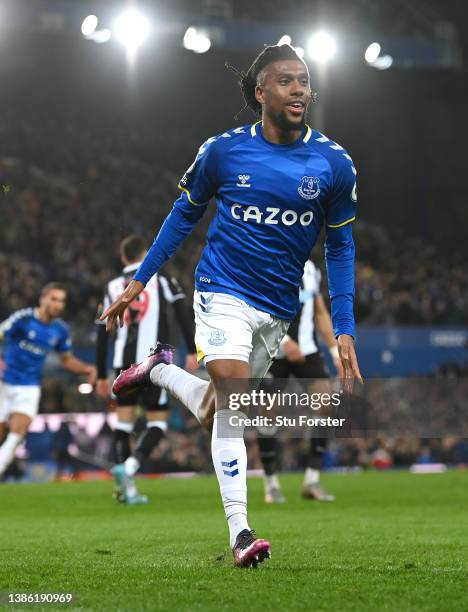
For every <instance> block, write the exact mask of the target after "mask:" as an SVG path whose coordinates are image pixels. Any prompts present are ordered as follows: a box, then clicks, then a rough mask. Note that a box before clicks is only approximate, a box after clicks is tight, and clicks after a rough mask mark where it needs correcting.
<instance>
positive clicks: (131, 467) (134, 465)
mask: <svg viewBox="0 0 468 612" xmlns="http://www.w3.org/2000/svg"><path fill="white" fill-rule="evenodd" d="M139 468H140V462H139V461H138V459H137V458H136V457H129V458H128V459H127V460H126V461H125V463H124V469H125V474H126V475H127V476H130V478H131V477H132V476H134V475H135V474H136V473H137V471H138V469H139Z"/></svg>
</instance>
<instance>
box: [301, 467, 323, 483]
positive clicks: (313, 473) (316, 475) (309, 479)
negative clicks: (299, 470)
mask: <svg viewBox="0 0 468 612" xmlns="http://www.w3.org/2000/svg"><path fill="white" fill-rule="evenodd" d="M319 482H320V470H314V469H313V468H310V467H308V468H306V471H305V474H304V484H305V485H306V486H313V485H317V484H318V483H319Z"/></svg>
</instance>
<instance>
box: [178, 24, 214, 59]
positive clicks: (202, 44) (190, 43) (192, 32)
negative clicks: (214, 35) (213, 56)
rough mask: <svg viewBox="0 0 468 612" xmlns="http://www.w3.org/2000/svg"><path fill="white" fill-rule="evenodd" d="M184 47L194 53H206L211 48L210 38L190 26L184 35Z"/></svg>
mask: <svg viewBox="0 0 468 612" xmlns="http://www.w3.org/2000/svg"><path fill="white" fill-rule="evenodd" d="M183 43H184V47H185V48H186V49H188V50H189V51H193V52H194V53H206V52H207V51H208V50H209V49H210V47H211V40H210V37H209V36H208V34H207V33H206V32H202V31H201V30H198V29H197V28H195V27H193V26H190V27H189V28H187V31H186V32H185V34H184V40H183Z"/></svg>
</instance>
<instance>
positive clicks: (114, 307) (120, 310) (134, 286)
mask: <svg viewBox="0 0 468 612" xmlns="http://www.w3.org/2000/svg"><path fill="white" fill-rule="evenodd" d="M144 288H145V286H144V285H143V283H140V281H136V280H132V281H130V283H129V284H128V286H127V288H126V289H125V291H124V292H123V293H122V294H121V295H120V296H119V297H118V298H117V299H116V300H115V302H113V303H112V304H111V305H110V306H109V308H107V309H106V310H105V311H104V312H103V313H102V315H101V316H100V317H99V320H100V321H104V320H105V319H107V321H106V330H107V331H111V330H112V329H113V328H114V325H115V323H116V321H118V325H119V327H123V315H124V312H125V310H126V308H127V306H128V305H129V304H130V303H131V302H133V300H134V299H135V298H136V297H137V296H138V295H140V293H141V292H142V291H143V289H144Z"/></svg>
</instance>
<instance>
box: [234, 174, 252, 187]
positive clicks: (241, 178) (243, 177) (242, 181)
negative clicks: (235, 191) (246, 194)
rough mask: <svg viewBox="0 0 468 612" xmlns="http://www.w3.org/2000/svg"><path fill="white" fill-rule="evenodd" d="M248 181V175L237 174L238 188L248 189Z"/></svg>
mask: <svg viewBox="0 0 468 612" xmlns="http://www.w3.org/2000/svg"><path fill="white" fill-rule="evenodd" d="M249 180H250V175H249V174H239V183H236V184H237V186H238V187H250V183H248V182H247V181H249Z"/></svg>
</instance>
